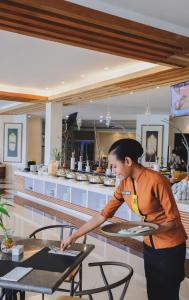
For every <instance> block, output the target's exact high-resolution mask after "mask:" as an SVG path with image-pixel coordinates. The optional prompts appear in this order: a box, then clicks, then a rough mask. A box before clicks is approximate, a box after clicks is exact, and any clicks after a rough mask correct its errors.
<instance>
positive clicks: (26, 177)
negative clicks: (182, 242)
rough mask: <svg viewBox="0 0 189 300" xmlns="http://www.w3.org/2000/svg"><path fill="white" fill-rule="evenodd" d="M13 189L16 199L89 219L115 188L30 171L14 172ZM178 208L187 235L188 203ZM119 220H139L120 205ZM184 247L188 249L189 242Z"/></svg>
mask: <svg viewBox="0 0 189 300" xmlns="http://www.w3.org/2000/svg"><path fill="white" fill-rule="evenodd" d="M15 189H16V194H17V196H19V197H21V198H24V199H25V200H30V201H33V202H35V203H38V204H41V205H43V206H46V207H50V208H53V209H55V210H58V211H64V212H65V213H68V214H70V215H74V216H75V217H77V218H80V219H83V220H88V219H89V218H90V217H91V216H94V215H95V214H96V213H97V212H99V211H101V210H102V209H103V208H104V206H105V205H106V203H107V202H108V201H109V200H110V199H111V197H112V195H113V193H114V190H115V187H106V186H104V185H102V184H91V183H89V182H85V181H84V182H80V181H76V180H73V179H65V178H63V177H53V176H44V175H42V176H41V175H37V174H35V173H30V172H15ZM177 206H178V209H179V211H180V214H181V218H182V222H183V224H184V227H185V229H186V232H187V234H188V236H189V201H177ZM120 220H129V221H138V220H139V218H138V216H137V215H136V214H135V213H133V212H132V211H131V210H130V209H129V208H128V207H127V206H126V205H122V206H121V207H120V208H119V209H118V211H117V212H116V214H115V216H114V217H113V218H112V221H115V222H116V221H120ZM187 246H188V247H189V242H188V243H187Z"/></svg>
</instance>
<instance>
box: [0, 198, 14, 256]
mask: <svg viewBox="0 0 189 300" xmlns="http://www.w3.org/2000/svg"><path fill="white" fill-rule="evenodd" d="M8 206H13V205H11V204H10V203H8V202H6V201H3V199H2V198H0V228H1V229H2V231H3V238H2V242H1V250H2V251H3V252H9V250H10V249H11V248H12V246H13V244H14V243H13V239H12V234H11V232H10V229H7V228H6V227H5V225H4V221H3V217H4V216H6V217H10V215H9V213H8V210H7V208H6V207H8Z"/></svg>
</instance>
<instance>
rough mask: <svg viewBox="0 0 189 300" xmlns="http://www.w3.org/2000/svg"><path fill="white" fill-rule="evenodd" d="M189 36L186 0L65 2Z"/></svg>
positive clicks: (77, 0) (187, 4)
mask: <svg viewBox="0 0 189 300" xmlns="http://www.w3.org/2000/svg"><path fill="white" fill-rule="evenodd" d="M67 1H69V2H73V3H76V4H80V5H83V6H87V7H90V8H94V9H97V10H100V11H104V12H108V13H111V14H113V15H117V16H120V17H123V18H127V19H131V20H135V21H137V22H140V23H143V24H147V25H151V26H154V27H157V28H161V29H164V30H168V31H172V32H175V33H180V34H183V35H186V36H189V18H188V11H189V1H188V0H179V1H178V0H158V1H155V0H95V1H91V0H67Z"/></svg>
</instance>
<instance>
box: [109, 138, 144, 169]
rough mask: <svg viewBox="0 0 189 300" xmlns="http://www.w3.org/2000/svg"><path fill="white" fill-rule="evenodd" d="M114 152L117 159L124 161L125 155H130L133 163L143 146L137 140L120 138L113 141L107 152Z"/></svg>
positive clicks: (139, 155) (140, 153)
mask: <svg viewBox="0 0 189 300" xmlns="http://www.w3.org/2000/svg"><path fill="white" fill-rule="evenodd" d="M110 153H112V154H115V155H116V157H117V159H118V160H120V161H122V162H124V161H125V157H126V156H128V157H130V158H131V159H132V160H133V161H134V162H135V163H138V158H139V157H141V156H142V154H143V148H142V146H141V144H140V143H139V142H137V141H136V140H133V139H120V140H118V141H116V142H115V143H113V145H112V146H111V147H110V149H109V151H108V154H110Z"/></svg>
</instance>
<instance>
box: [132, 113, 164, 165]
mask: <svg viewBox="0 0 189 300" xmlns="http://www.w3.org/2000/svg"><path fill="white" fill-rule="evenodd" d="M163 120H169V116H168V115H165V114H164V115H153V114H151V115H150V117H147V116H146V115H144V114H143V115H137V123H136V139H137V140H138V141H139V142H141V126H142V125H163V126H164V128H163V129H164V130H163V162H164V166H166V163H167V152H168V145H169V142H168V141H169V124H167V123H165V122H163ZM145 165H146V166H149V163H148V164H145Z"/></svg>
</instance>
